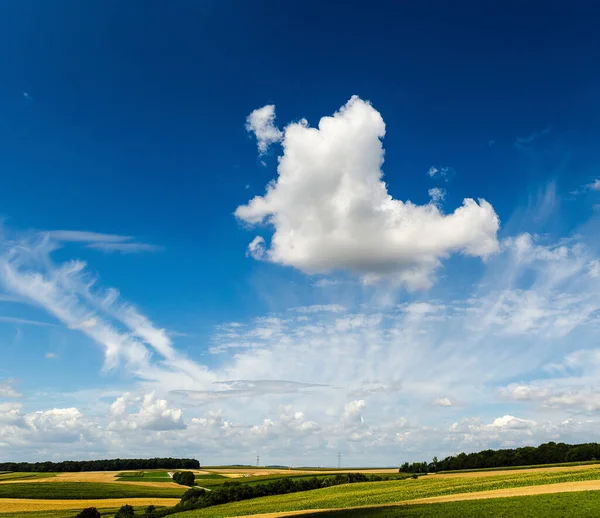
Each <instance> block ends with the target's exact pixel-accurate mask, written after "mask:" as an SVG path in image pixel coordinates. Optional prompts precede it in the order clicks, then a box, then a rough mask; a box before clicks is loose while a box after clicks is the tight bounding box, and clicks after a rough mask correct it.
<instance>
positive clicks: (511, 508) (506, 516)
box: [302, 491, 600, 518]
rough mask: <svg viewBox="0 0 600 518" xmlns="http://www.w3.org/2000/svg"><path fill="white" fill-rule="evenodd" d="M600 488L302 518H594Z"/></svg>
mask: <svg viewBox="0 0 600 518" xmlns="http://www.w3.org/2000/svg"><path fill="white" fill-rule="evenodd" d="M599 506H600V491H582V492H577V493H556V494H553V495H536V496H516V497H510V498H490V499H486V500H471V501H464V502H447V503H443V504H424V505H405V506H392V507H381V508H370V509H369V508H366V509H353V510H347V511H330V512H325V513H314V514H313V513H311V514H306V515H302V518H398V517H406V518H442V517H443V518H480V517H490V518H491V517H494V518H496V517H500V518H513V517H515V516H518V517H519V518H539V517H540V516H543V517H544V518H563V517H565V516H569V517H570V516H573V517H577V518H588V517H589V518H592V517H597V516H598V507H599Z"/></svg>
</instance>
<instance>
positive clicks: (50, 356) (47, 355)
mask: <svg viewBox="0 0 600 518" xmlns="http://www.w3.org/2000/svg"><path fill="white" fill-rule="evenodd" d="M56 357H57V355H56V353H46V354H45V355H44V358H46V359H47V360H53V359H54V358H56Z"/></svg>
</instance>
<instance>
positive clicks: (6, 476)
mask: <svg viewBox="0 0 600 518" xmlns="http://www.w3.org/2000/svg"><path fill="white" fill-rule="evenodd" d="M55 476H56V473H20V472H14V471H4V472H2V473H0V482H3V481H5V480H26V479H29V478H48V477H55Z"/></svg>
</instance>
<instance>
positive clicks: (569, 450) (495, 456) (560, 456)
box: [399, 442, 600, 473]
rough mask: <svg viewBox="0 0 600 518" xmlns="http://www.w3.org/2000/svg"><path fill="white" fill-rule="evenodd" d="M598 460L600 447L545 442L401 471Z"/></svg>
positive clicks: (412, 465) (405, 467)
mask: <svg viewBox="0 0 600 518" xmlns="http://www.w3.org/2000/svg"><path fill="white" fill-rule="evenodd" d="M597 459H600V444H598V443H595V442H592V443H585V444H565V443H562V442H559V443H556V442H548V443H545V444H541V445H540V446H537V447H534V446H525V447H523V448H514V449H503V450H483V451H479V452H475V453H459V454H458V455H451V456H450V457H446V458H445V459H442V460H438V459H437V457H434V458H433V460H432V461H431V462H413V463H408V462H405V463H404V464H402V466H401V467H400V470H399V471H400V472H403V473H429V472H436V471H452V470H459V469H479V468H507V467H512V466H529V465H536V464H559V463H562V462H584V461H591V460H597Z"/></svg>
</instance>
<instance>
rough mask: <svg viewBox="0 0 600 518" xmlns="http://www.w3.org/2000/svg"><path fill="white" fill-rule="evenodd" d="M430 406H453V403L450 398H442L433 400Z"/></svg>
mask: <svg viewBox="0 0 600 518" xmlns="http://www.w3.org/2000/svg"><path fill="white" fill-rule="evenodd" d="M432 405H435V406H454V401H452V400H451V399H450V398H447V397H442V398H439V399H435V400H434V401H433V402H432Z"/></svg>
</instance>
